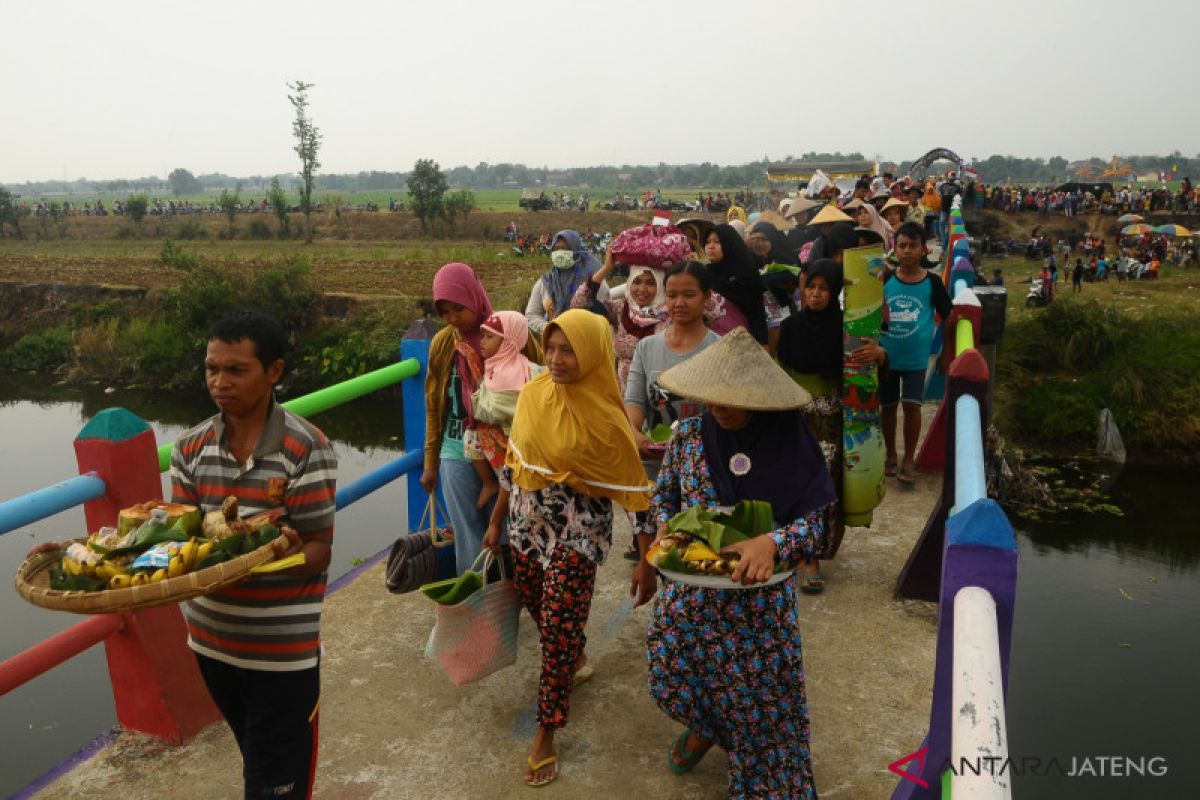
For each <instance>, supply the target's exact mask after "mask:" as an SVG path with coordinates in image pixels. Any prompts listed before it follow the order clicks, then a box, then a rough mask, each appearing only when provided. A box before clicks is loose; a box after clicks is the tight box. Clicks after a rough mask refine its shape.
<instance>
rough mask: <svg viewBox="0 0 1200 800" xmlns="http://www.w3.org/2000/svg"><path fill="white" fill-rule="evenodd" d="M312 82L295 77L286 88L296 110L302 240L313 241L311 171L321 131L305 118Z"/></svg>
mask: <svg viewBox="0 0 1200 800" xmlns="http://www.w3.org/2000/svg"><path fill="white" fill-rule="evenodd" d="M312 87H313V84H311V83H305V82H304V81H296V82H295V83H289V84H288V88H289V89H291V90H292V91H293V92H295V94H289V95H288V101H289V102H290V103H291V104H292V108H293V109H295V111H296V118H295V119H293V120H292V135H293V136H295V137H296V147H295V148H294V149H295V151H296V155H298V156H300V178H301V180H302V181H303V183H302V185H301V187H300V210H301V211H303V212H304V243H305V244H312V240H313V230H312V190H313V173H314V172H316V170H317V169H318V168H319V167H320V166H321V162H320V161H317V153H318V151H320V149H321V132H320V131H319V130H317V126H316V125H313V123H312V120H311V119H309V118H308V90H309V89H311V88H312Z"/></svg>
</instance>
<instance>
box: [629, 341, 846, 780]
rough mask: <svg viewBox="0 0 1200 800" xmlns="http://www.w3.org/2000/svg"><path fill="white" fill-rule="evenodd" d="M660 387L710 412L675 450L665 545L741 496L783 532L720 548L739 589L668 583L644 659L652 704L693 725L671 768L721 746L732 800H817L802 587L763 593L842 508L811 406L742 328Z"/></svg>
mask: <svg viewBox="0 0 1200 800" xmlns="http://www.w3.org/2000/svg"><path fill="white" fill-rule="evenodd" d="M659 383H660V384H661V385H662V386H663V387H664V388H665V389H667V390H668V391H670V392H672V393H675V394H679V395H682V396H684V397H689V398H692V399H695V400H699V401H701V402H703V403H704V404H705V407H706V410H705V412H704V413H703V414H702V415H701V416H699V417H691V418H688V419H686V420H684V421H683V422H681V423H680V424H679V425H678V427H677V428H676V430H675V434H674V436H673V437H672V438H671V441H670V443H669V444H668V447H667V453H666V456H665V457H664V459H663V465H662V470H661V471H660V472H659V475H658V485H657V490H656V492H655V495H654V500H653V503H652V506H651V513H652V516H653V518H654V521H655V522H656V523H657V524H658V526H659V537H660V538H661V536H662V535H664V534H665V532H666V523H667V521H668V520H669V519H670V518H671V517H673V516H674V515H675V514H677V513H679V512H680V511H682V510H684V509H686V508H688V507H692V506H702V507H705V508H715V507H718V506H731V505H734V504H735V503H737V502H738V501H740V500H763V501H767V502H769V503H770V505H771V511H772V517H773V519H774V524H775V526H776V527H775V529H774V530H772V531H770V532H769V533H765V534H762V535H760V536H756V537H753V538H751V539H749V540H746V541H743V542H739V543H737V544H735V545H732V546H731V547H729V548H725V549H724V550H723V552H725V553H736V554H737V555H738V556H739V558H740V561H739V563H738V566H737V567H736V568H735V570H734V572H733V574H732V575H731V576H730V577H731V579H732V580H733V581H734V582H737V583H740V584H742V588H739V589H734V588H730V589H710V588H701V587H698V586H694V585H691V584H687V583H682V582H678V581H675V580H670V579H667V580H665V581H664V585H663V588H662V591H661V593H660V594H659V597H658V600H657V602H656V604H655V608H654V615H653V619H652V621H651V623H650V628H649V631H648V634H647V659H648V661H649V674H650V694H651V696H652V697H653V698H654V699H655V701H656V702H657V703H658V705H659V707H660V708H662V710H663V711H664V712H666V714H667V715H668V716H670V717H671V718H672V719H674V720H676V721H677V722H679V723H681V724H682V725H684V726H685V728H684V731H683V732H682V733H681V734H680V735H679V738H678V739H677V740H676V741H675V743H674V744H673V746H672V747H671V749H670V751H669V753H668V756H667V759H668V762H667V763H668V766H669V767H670V769H671V770H672V771H674V772H679V773H682V772H687V771H689V770H691V769H692V768H693V767H694V766H695V765H696V764H697V763H698V762H699V761H700V759H701V758H703V757H704V754H705V753H706V752H707V751H708V750H709V748H711V747H712V745H714V744H716V745H718V746H719V747H721V748H722V749H723V750H724V751H725V752H726V755H727V757H728V765H729V796H730V797H731V798H752V797H754V798H757V797H789V798H815V797H816V789H815V786H814V783H813V773H812V761H811V759H810V757H809V746H808V708H807V702H806V700H805V693H804V668H803V662H802V659H801V646H800V635H799V633H798V632H797V629H796V593H795V588H794V585H793V581H791V580H786V581H783V582H781V583H776V584H774V585H771V586H765V585H764V586H761V587H758V588H756V584H764V583H765V582H766V581H767V579H768V578H770V577H771V575H772V574H773V573H774V571H775V569H776V566H777V565H778V564H782V563H786V564H789V565H793V564H796V563H798V562H800V561H803V560H804V559H805V558H810V557H811V556H812V555H813V553H815V552H816V551H817V550H818V549H819V548H820V543H821V537H822V536H823V535H824V530H823V527H822V519H823V517H822V514H823V511H824V510H825V509H826V508H827V507H828V506H829V505H830V504H832V503H834V502H836V499H837V497H836V494H835V493H834V487H833V481H832V479H831V478H830V475H829V471H828V469H827V468H826V466H825V458H824V456H823V454H822V452H821V447H820V445H819V444H818V443H817V440H816V439H815V438H814V437H813V435H812V433H811V432H810V431H809V429H808V427H807V426H806V425H805V423H804V420H803V419H802V418H801V415H800V411H799V410H798V409H799V408H801V407H802V406H805V405H807V404H808V402H809V401H810V399H811V398H810V397H809V395H808V393H807V392H806V391H805V390H804V389H803V388H801V387H800V386H799V385H797V384H796V383H795V382H794V381H793V380H792V379H791V378H789V377H788V375H787V374H786V373H785V372H784V371H783V370H782V369H780V367H779V366H778V365H777V364H775V362H774V361H772V360H771V357H770V356H768V355H767V354H766V352H765V351H764V350H763V349H762V347H761V346H759V345H758V343H757V342H756V341H755V340H754V338H753V337H751V336H750V334H749V333H747V332H746V331H745V330H735V331H733V332H732V333H729V334H728V335H726V336H725V337H724V338H723V339H721V341H720V342H718V343H717V344H714V345H712V346H711V347H709V348H708V349H707V350H705V351H704V352H702V353H699V354H698V355H696V356H695V357H693V358H691V359H690V360H688V361H686V362H684V363H682V364H680V365H678V366H675V367H672V368H671V369H669V370H667V371H665V372H664V373H663V374H662V375H661V376H660V377H659ZM648 568H649V565H642V566H639V570H645V569H648Z"/></svg>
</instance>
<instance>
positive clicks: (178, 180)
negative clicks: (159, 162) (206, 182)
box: [167, 167, 204, 197]
mask: <svg viewBox="0 0 1200 800" xmlns="http://www.w3.org/2000/svg"><path fill="white" fill-rule="evenodd" d="M167 183H168V184H169V185H170V187H171V194H173V195H175V196H176V197H183V196H184V195H185V194H200V193H202V192H203V191H204V187H203V186H201V185H200V181H198V180H196V176H195V175H193V174H192V173H191V172H189V171H187V170H186V169H184V168H183V167H176V168H175V169H173V170H171V174H170V175H168V176H167Z"/></svg>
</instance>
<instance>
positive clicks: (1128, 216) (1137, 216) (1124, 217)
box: [1117, 214, 1145, 225]
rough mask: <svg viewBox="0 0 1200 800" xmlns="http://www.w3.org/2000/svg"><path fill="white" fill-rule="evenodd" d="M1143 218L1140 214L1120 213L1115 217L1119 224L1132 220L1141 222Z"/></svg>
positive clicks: (1128, 222)
mask: <svg viewBox="0 0 1200 800" xmlns="http://www.w3.org/2000/svg"><path fill="white" fill-rule="evenodd" d="M1144 219H1145V218H1144V217H1143V216H1142V215H1141V214H1122V215H1121V216H1119V217H1117V222H1118V223H1119V224H1121V225H1129V224H1131V223H1134V222H1142V221H1144Z"/></svg>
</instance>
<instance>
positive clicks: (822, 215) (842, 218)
mask: <svg viewBox="0 0 1200 800" xmlns="http://www.w3.org/2000/svg"><path fill="white" fill-rule="evenodd" d="M853 221H854V220H852V219H850V215H849V214H846V213H844V212H842V211H841V210H840V209H839V208H838V207H837V206H835V205H833V204H830V205H827V206H825V207H824V208H822V209H821V210H820V211H818V212H817V215H816V216H815V217H813V218H812V219H810V220H809V221H808V224H809V225H824V224H825V223H826V222H853Z"/></svg>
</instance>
